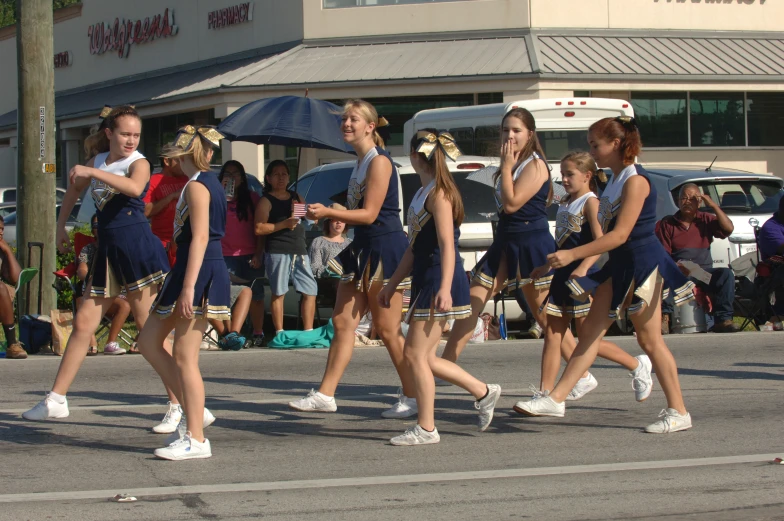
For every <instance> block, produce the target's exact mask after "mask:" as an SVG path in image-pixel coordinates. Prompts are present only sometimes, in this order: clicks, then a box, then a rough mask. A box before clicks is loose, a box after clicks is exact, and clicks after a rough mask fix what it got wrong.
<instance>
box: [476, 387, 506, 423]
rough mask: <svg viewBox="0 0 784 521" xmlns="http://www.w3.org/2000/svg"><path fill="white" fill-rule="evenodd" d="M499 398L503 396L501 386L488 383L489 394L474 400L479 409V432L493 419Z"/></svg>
mask: <svg viewBox="0 0 784 521" xmlns="http://www.w3.org/2000/svg"><path fill="white" fill-rule="evenodd" d="M499 398H501V386H500V385H496V384H488V385H487V396H485V397H484V398H482V399H481V400H479V401H477V402H474V407H476V408H477V410H478V411H479V432H484V431H485V429H487V428H488V427H489V426H490V422H491V421H493V411H494V410H495V406H496V404H497V403H498V399H499Z"/></svg>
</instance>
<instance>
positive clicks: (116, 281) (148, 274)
mask: <svg viewBox="0 0 784 521" xmlns="http://www.w3.org/2000/svg"><path fill="white" fill-rule="evenodd" d="M141 128H142V120H141V118H140V117H139V114H137V113H136V110H134V109H133V107H129V106H120V107H116V108H114V109H112V110H111V111H109V113H108V114H107V115H106V117H105V118H104V121H103V123H102V124H101V127H100V128H99V129H98V131H97V132H96V133H94V134H92V135H90V136H89V137H88V138H87V139H86V140H85V150H86V151H88V153H92V152H94V153H96V154H97V155H95V156H94V157H93V158H92V159H90V160H89V161H88V162H87V164H86V165H85V166H82V165H77V166H74V167H73V168H72V169H71V171H70V172H69V176H70V181H71V183H70V185H69V186H68V191H67V192H66V195H65V197H64V199H63V204H62V209H61V210H62V211H61V212H60V217H59V219H58V222H57V238H56V243H57V249H58V250H59V251H60V252H61V253H66V252H68V251H71V241H70V238H69V237H68V232H67V231H66V229H65V225H66V221H67V220H68V216H69V215H70V214H71V210H72V209H73V207H74V205H75V204H76V201H77V200H78V199H79V197H80V195H81V193H82V191H83V190H84V189H85V188H87V186H88V184H89V185H90V187H91V193H92V197H93V200H94V202H95V208H96V214H97V215H98V230H99V234H100V236H101V240H100V241H99V242H98V248H97V250H96V253H95V257H94V259H93V263H92V266H91V269H90V272H89V273H88V275H87V279H86V280H87V282H86V287H85V290H84V302H83V304H82V306H81V307H80V308H79V313H77V314H76V317H75V320H74V329H73V332H72V333H71V336H70V338H69V339H68V345H67V347H66V350H65V354H64V355H63V359H62V361H61V362H60V368H59V370H58V371H57V377H56V378H55V381H54V385H53V386H52V391H51V392H50V393H49V394H48V395H47V396H46V398H45V399H44V400H42V401H41V402H40V403H38V404H37V405H36V406H35V407H33V408H32V409H30V410H29V411H27V412H25V413H23V414H22V416H23V417H24V418H26V419H28V420H46V419H50V418H66V417H68V415H69V410H68V401H67V399H66V393H67V392H68V389H69V388H70V387H71V384H72V383H73V381H74V379H75V378H76V373H77V372H78V371H79V368H80V367H81V365H82V362H83V361H84V358H85V356H87V351H88V349H89V347H90V339H91V337H92V335H93V333H94V332H95V330H96V329H97V328H98V325H99V324H100V323H101V317H103V316H104V315H105V314H106V312H107V311H108V310H109V308H110V307H111V305H112V304H113V303H114V299H115V298H116V297H118V296H119V295H120V294H121V293H122V292H125V293H126V296H127V299H128V303H129V304H130V306H131V312H132V313H133V317H134V321H135V322H136V327H137V328H139V329H142V327H143V326H144V324H145V322H146V321H147V317H148V316H149V313H150V304H152V302H153V300H154V299H155V297H156V295H157V293H158V284H159V283H160V282H161V281H162V280H163V278H164V276H165V274H166V272H167V271H168V270H169V263H168V261H167V259H166V252H165V251H164V250H163V246H162V245H161V242H160V241H159V240H158V239H157V238H156V237H155V236H154V235H153V234H152V232H151V231H150V225H149V224H148V222H147V218H146V217H145V216H144V201H143V200H142V198H143V197H144V194H145V192H146V191H147V187H148V185H149V181H150V164H149V163H148V162H147V160H146V159H145V158H144V156H143V155H142V154H140V153H139V152H138V151H137V150H136V148H137V147H138V146H139V138H140V136H141Z"/></svg>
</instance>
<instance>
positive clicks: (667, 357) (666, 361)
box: [630, 283, 686, 414]
mask: <svg viewBox="0 0 784 521" xmlns="http://www.w3.org/2000/svg"><path fill="white" fill-rule="evenodd" d="M661 286H662V284H661V283H659V284H657V285H656V288H655V289H654V292H653V293H654V295H655V296H654V298H653V300H652V301H651V303H650V305H648V306H645V307H643V309H642V310H641V311H640V312H638V313H635V314H633V315H630V318H631V320H632V323H633V324H634V330H635V331H636V332H637V343H638V344H640V347H641V348H642V350H643V351H645V354H646V355H648V356H649V357H650V359H651V364H652V365H653V369H654V371H655V372H656V378H657V379H658V380H659V384H660V385H661V386H662V390H663V391H664V396H666V397H667V407H669V408H671V409H675V410H677V411H678V412H679V413H680V414H686V405H685V404H684V403H683V394H682V393H681V384H680V381H679V380H678V366H677V365H676V364H675V358H674V357H673V356H672V353H671V352H670V350H669V349H668V348H667V344H665V343H664V338H663V337H662V334H661V289H662V288H661Z"/></svg>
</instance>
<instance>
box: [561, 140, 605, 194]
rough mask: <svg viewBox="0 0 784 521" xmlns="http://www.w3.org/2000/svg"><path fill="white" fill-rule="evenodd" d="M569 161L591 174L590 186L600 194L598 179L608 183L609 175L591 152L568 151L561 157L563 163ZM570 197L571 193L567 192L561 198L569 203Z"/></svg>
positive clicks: (578, 168)
mask: <svg viewBox="0 0 784 521" xmlns="http://www.w3.org/2000/svg"><path fill="white" fill-rule="evenodd" d="M567 161H569V162H570V163H574V166H575V167H577V170H579V171H580V172H583V173H586V174H587V173H589V174H591V179H590V180H589V181H588V188H589V189H590V190H591V191H592V192H593V193H595V194H596V195H599V183H598V181H597V179H598V180H599V181H601V182H602V183H606V182H607V175H606V174H605V173H604V170H602V169H601V168H599V167H598V166H596V161H594V159H593V157H591V154H589V153H588V152H583V151H582V150H575V151H572V152H569V153H567V154H566V155H565V156H563V158H561V164H563V163H565V162H567ZM562 170H563V169H562ZM570 199H571V195H569V194H566V195H565V196H564V197H563V198H562V199H561V202H562V203H567V202H569V200H570Z"/></svg>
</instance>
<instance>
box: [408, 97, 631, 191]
mask: <svg viewBox="0 0 784 521" xmlns="http://www.w3.org/2000/svg"><path fill="white" fill-rule="evenodd" d="M515 108H524V109H527V110H528V111H529V112H531V114H532V115H533V117H534V120H535V121H536V134H537V136H538V137H539V142H540V143H541V144H542V148H543V150H544V154H545V156H546V157H547V161H548V163H550V166H551V167H552V175H553V180H555V181H558V180H560V178H561V168H560V160H561V158H562V157H563V156H564V155H566V153H567V152H569V151H570V150H587V149H588V128H589V127H590V126H591V125H592V124H593V123H595V122H596V121H598V120H600V119H602V118H607V117H617V116H630V117H634V109H632V105H631V103H629V102H628V101H625V100H619V99H605V98H550V99H536V100H522V101H513V102H511V103H493V104H489V105H474V106H471V107H449V108H443V109H432V110H423V111H420V112H417V113H416V114H415V115H414V117H413V118H411V119H409V120H408V121H406V123H405V126H404V127H403V143H404V144H405V143H409V142H410V140H411V136H413V135H414V133H415V132H417V131H419V130H422V129H424V128H436V129H438V130H441V131H443V130H446V131H448V132H449V133H450V134H452V135H453V136H454V138H455V141H456V142H457V145H458V146H459V147H460V150H462V151H463V153H464V154H476V155H479V156H498V155H499V150H500V144H501V120H502V119H503V117H504V115H505V114H506V113H507V112H509V111H510V110H512V109H515Z"/></svg>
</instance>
